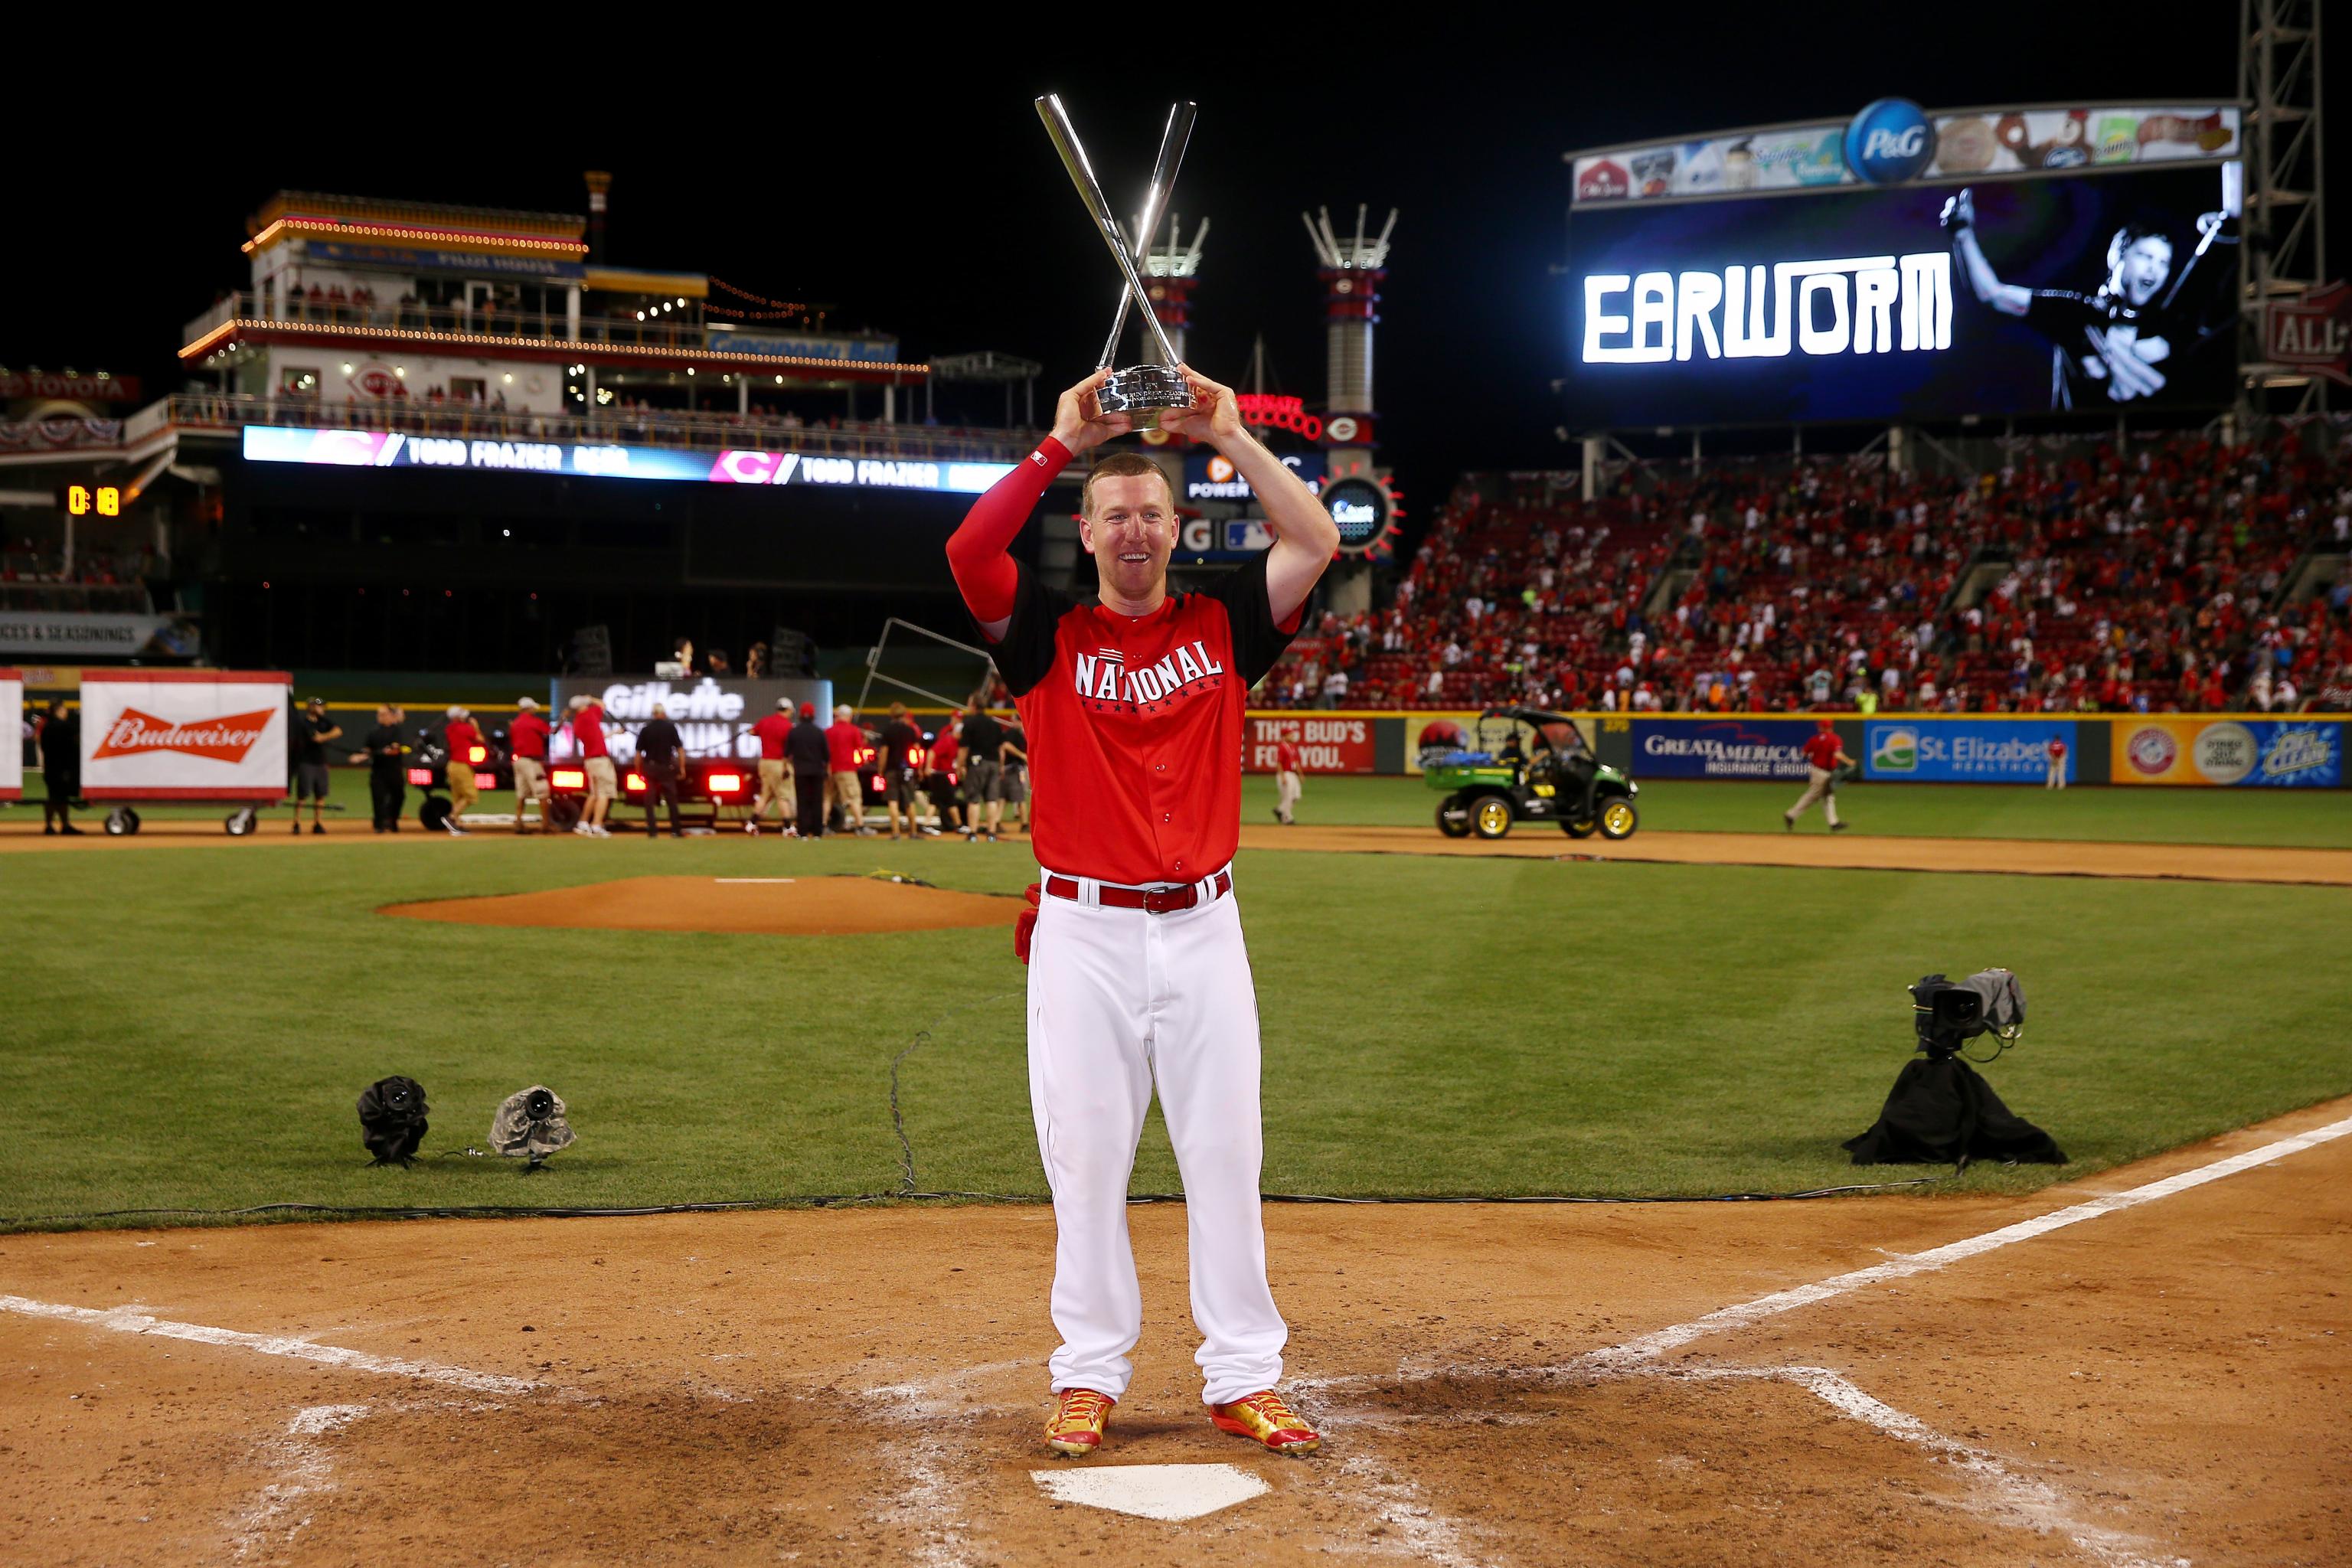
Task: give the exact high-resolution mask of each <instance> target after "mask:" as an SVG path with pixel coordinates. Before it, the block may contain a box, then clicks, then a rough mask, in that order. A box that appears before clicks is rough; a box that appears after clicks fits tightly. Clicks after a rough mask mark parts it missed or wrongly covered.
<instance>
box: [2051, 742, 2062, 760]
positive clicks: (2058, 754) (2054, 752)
mask: <svg viewBox="0 0 2352 1568" xmlns="http://www.w3.org/2000/svg"><path fill="white" fill-rule="evenodd" d="M2065 755H2066V742H2063V741H2058V740H2053V741H2052V742H2050V760H2051V761H2052V762H2060V761H2063V759H2064V758H2065Z"/></svg>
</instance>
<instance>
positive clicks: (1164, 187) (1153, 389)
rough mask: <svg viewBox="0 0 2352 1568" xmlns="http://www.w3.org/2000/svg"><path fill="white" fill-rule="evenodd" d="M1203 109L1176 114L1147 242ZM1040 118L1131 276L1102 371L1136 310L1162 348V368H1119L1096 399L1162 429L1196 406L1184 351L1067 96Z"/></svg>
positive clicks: (1158, 171)
mask: <svg viewBox="0 0 2352 1568" xmlns="http://www.w3.org/2000/svg"><path fill="white" fill-rule="evenodd" d="M1199 109H1200V106H1199V105H1198V104H1194V103H1178V104H1175V105H1173V106H1172V107H1171V108H1170V109H1169V110H1168V128H1167V130H1166V131H1164V132H1161V134H1160V158H1159V161H1158V162H1157V163H1154V164H1153V165H1152V168H1151V186H1150V189H1149V190H1147V191H1145V192H1144V194H1143V208H1142V211H1141V212H1139V214H1137V216H1136V220H1135V223H1136V227H1135V232H1136V235H1137V237H1139V238H1141V237H1146V236H1149V235H1150V234H1152V233H1154V232H1156V231H1157V230H1158V229H1159V227H1160V215H1161V214H1162V213H1163V212H1165V211H1166V210H1167V206H1168V197H1169V195H1170V193H1171V192H1172V191H1173V190H1174V189H1175V187H1176V167H1177V165H1178V164H1180V163H1182V162H1183V161H1184V144H1185V143H1186V142H1189V141H1191V140H1192V118H1193V116H1194V115H1195V114H1196V113H1198V112H1199ZM1037 117H1038V118H1039V119H1040V120H1043V121H1045V134H1046V135H1047V136H1049V137H1051V138H1052V139H1053V142H1054V151H1055V152H1056V153H1060V154H1061V155H1062V167H1064V168H1065V169H1067V170H1068V171H1069V172H1070V183H1071V184H1074V185H1076V186H1077V187H1078V197H1079V199H1080V200H1081V201H1083V202H1085V203H1086V204H1087V212H1088V213H1089V214H1090V215H1092V216H1093V217H1094V220H1095V227H1096V229H1097V231H1098V232H1099V233H1100V234H1101V235H1102V242H1103V243H1104V244H1105V245H1107V246H1108V247H1110V255H1111V259H1112V260H1113V261H1116V262H1117V263H1118V269H1119V271H1120V273H1121V274H1123V275H1124V276H1125V278H1126V279H1127V287H1126V288H1125V289H1121V290H1120V292H1119V296H1118V316H1117V318H1116V319H1115V320H1113V321H1112V322H1111V327H1110V337H1109V339H1108V341H1107V342H1104V344H1103V352H1102V360H1101V363H1099V364H1098V365H1097V367H1096V368H1097V369H1100V370H1109V369H1110V365H1111V362H1112V361H1113V360H1115V359H1117V358H1118V340H1119V337H1120V334H1122V333H1123V332H1125V331H1126V330H1127V312H1128V308H1129V306H1130V305H1133V306H1137V307H1139V308H1140V309H1141V310H1142V311H1143V325H1144V327H1145V329H1146V330H1147V331H1149V332H1150V334H1151V342H1152V345H1153V346H1154V347H1156V348H1157V349H1158V350H1159V351H1160V363H1157V364H1139V365H1136V366H1133V367H1132V368H1130V369H1128V370H1112V371H1111V373H1110V379H1109V380H1108V381H1107V382H1105V383H1104V384H1102V385H1101V386H1100V387H1098V388H1097V389H1096V392H1095V401H1096V404H1097V405H1098V406H1099V407H1100V408H1101V409H1102V411H1103V412H1104V413H1105V414H1126V415H1130V416H1133V418H1134V420H1135V423H1136V425H1137V426H1139V427H1140V426H1150V425H1157V424H1158V423H1159V422H1160V410H1161V409H1163V408H1190V407H1192V388H1191V387H1190V386H1188V385H1186V384H1185V382H1184V376H1183V374H1182V373H1181V371H1179V370H1178V369H1177V368H1176V348H1175V345H1174V344H1172V343H1171V342H1169V341H1168V332H1167V329H1165V328H1164V327H1162V326H1161V325H1160V317H1159V316H1158V315H1157V314H1156V313H1155V312H1154V311H1153V310H1152V309H1151V296H1150V291H1149V290H1148V289H1146V288H1145V287H1144V282H1143V268H1142V267H1141V266H1139V264H1138V263H1137V261H1136V257H1135V251H1134V248H1133V247H1131V246H1130V245H1129V243H1128V237H1127V235H1126V232H1125V231H1124V230H1122V229H1121V228H1120V227H1119V223H1118V219H1117V218H1116V217H1113V216H1111V210H1110V204H1109V203H1108V201H1106V200H1104V199H1103V193H1102V184H1101V182H1099V181H1098V180H1097V179H1096V178H1095V172H1094V166H1093V165H1092V164H1090V163H1087V150H1086V149H1085V148H1084V147H1082V146H1080V145H1079V144H1078V132H1077V130H1076V127H1074V126H1073V125H1071V123H1070V116H1069V111H1068V110H1065V109H1064V108H1063V107H1062V100H1061V99H1060V97H1059V96H1058V95H1056V94H1054V93H1050V92H1049V93H1047V94H1046V95H1045V97H1043V98H1041V99H1039V100H1037Z"/></svg>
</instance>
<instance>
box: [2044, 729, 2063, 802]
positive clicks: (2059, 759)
mask: <svg viewBox="0 0 2352 1568" xmlns="http://www.w3.org/2000/svg"><path fill="white" fill-rule="evenodd" d="M2049 751H2050V768H2049V773H2048V774H2047V776H2045V777H2044V778H2043V779H2042V788H2043V789H2064V788H2065V787H2066V742H2063V741H2062V740H2060V739H2058V737H2057V736H2055V735H2053V736H2051V737H2050V747H2049Z"/></svg>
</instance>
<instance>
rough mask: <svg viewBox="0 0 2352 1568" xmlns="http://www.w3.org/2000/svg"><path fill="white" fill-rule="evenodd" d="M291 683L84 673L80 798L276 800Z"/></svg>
mask: <svg viewBox="0 0 2352 1568" xmlns="http://www.w3.org/2000/svg"><path fill="white" fill-rule="evenodd" d="M293 679H294V678H293V677H292V676H290V675H288V674H285V673H284V672H282V671H256V670H225V669H169V670H166V669H121V670H114V669H85V670H83V671H82V675H81V793H82V795H83V797H84V798H85V799H89V800H258V801H275V800H278V799H280V798H282V797H283V796H284V795H285V794H286V778H287V770H286V729H287V723H288V717H289V716H288V710H287V703H288V689H289V687H290V686H291V685H292V684H293Z"/></svg>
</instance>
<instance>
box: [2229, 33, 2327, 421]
mask: <svg viewBox="0 0 2352 1568" xmlns="http://www.w3.org/2000/svg"><path fill="white" fill-rule="evenodd" d="M2319 13H2320V5H2319V0H2239V7H2238V14H2239V29H2238V30H2239V35H2240V47H2239V51H2238V97H2239V100H2240V101H2241V102H2242V103H2244V104H2245V106H2246V116H2247V124H2246V142H2247V147H2246V237H2247V240H2248V241H2249V243H2248V244H2247V246H2246V247H2245V249H2246V275H2245V316H2244V333H2243V337H2242V353H2240V355H2239V362H2240V364H2241V367H2242V370H2243V372H2244V374H2245V375H2246V378H2247V380H2248V381H2249V382H2251V383H2252V386H2248V387H2245V388H2244V389H2243V390H2242V392H2241V395H2240V406H2241V409H2242V411H2244V412H2247V413H2252V412H2255V411H2257V410H2258V409H2259V407H2260V405H2258V404H2254V403H2253V402H2252V393H2253V391H2254V390H2255V388H2258V387H2280V388H2300V389H2301V395H2300V396H2298V397H2297V398H2296V399H2295V408H2294V411H2295V412H2306V411H2309V410H2311V409H2314V408H2325V407H2326V405H2327V392H2326V378H2325V377H2323V376H2318V375H2313V374H2308V373H2307V372H2298V370H2297V369H2296V368H2295V367H2294V366H2293V365H2290V364H2286V363H2281V359H2282V356H2281V355H2280V354H2279V353H2277V352H2276V345H2275V343H2274V342H2273V336H2272V334H2273V331H2275V330H2276V327H2275V325H2274V323H2275V322H2277V321H2280V320H2282V319H2283V318H2284V312H2281V311H2278V310H2276V308H2277V307H2280V306H2283V305H2289V304H2292V303H2294V302H2295V301H2296V300H2299V299H2301V298H2302V296H2303V295H2304V294H2305V291H2306V290H2310V289H2317V288H2318V287H2320V286H2321V285H2322V284H2324V283H2325V282H2326V279H2327V237H2326V236H2327V214H2326V163H2324V161H2323V159H2322V154H2321V146H2322V144H2323V142H2325V141H2326V131H2325V127H2324V125H2323V123H2322V121H2321V116H2320V106H2321V105H2322V104H2323V103H2324V102H2325V101H2326V99H2325V97H2324V96H2323V95H2322V93H2321V90H2320V74H2319V70H2320V48H2319V44H2320V37H2319Z"/></svg>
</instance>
